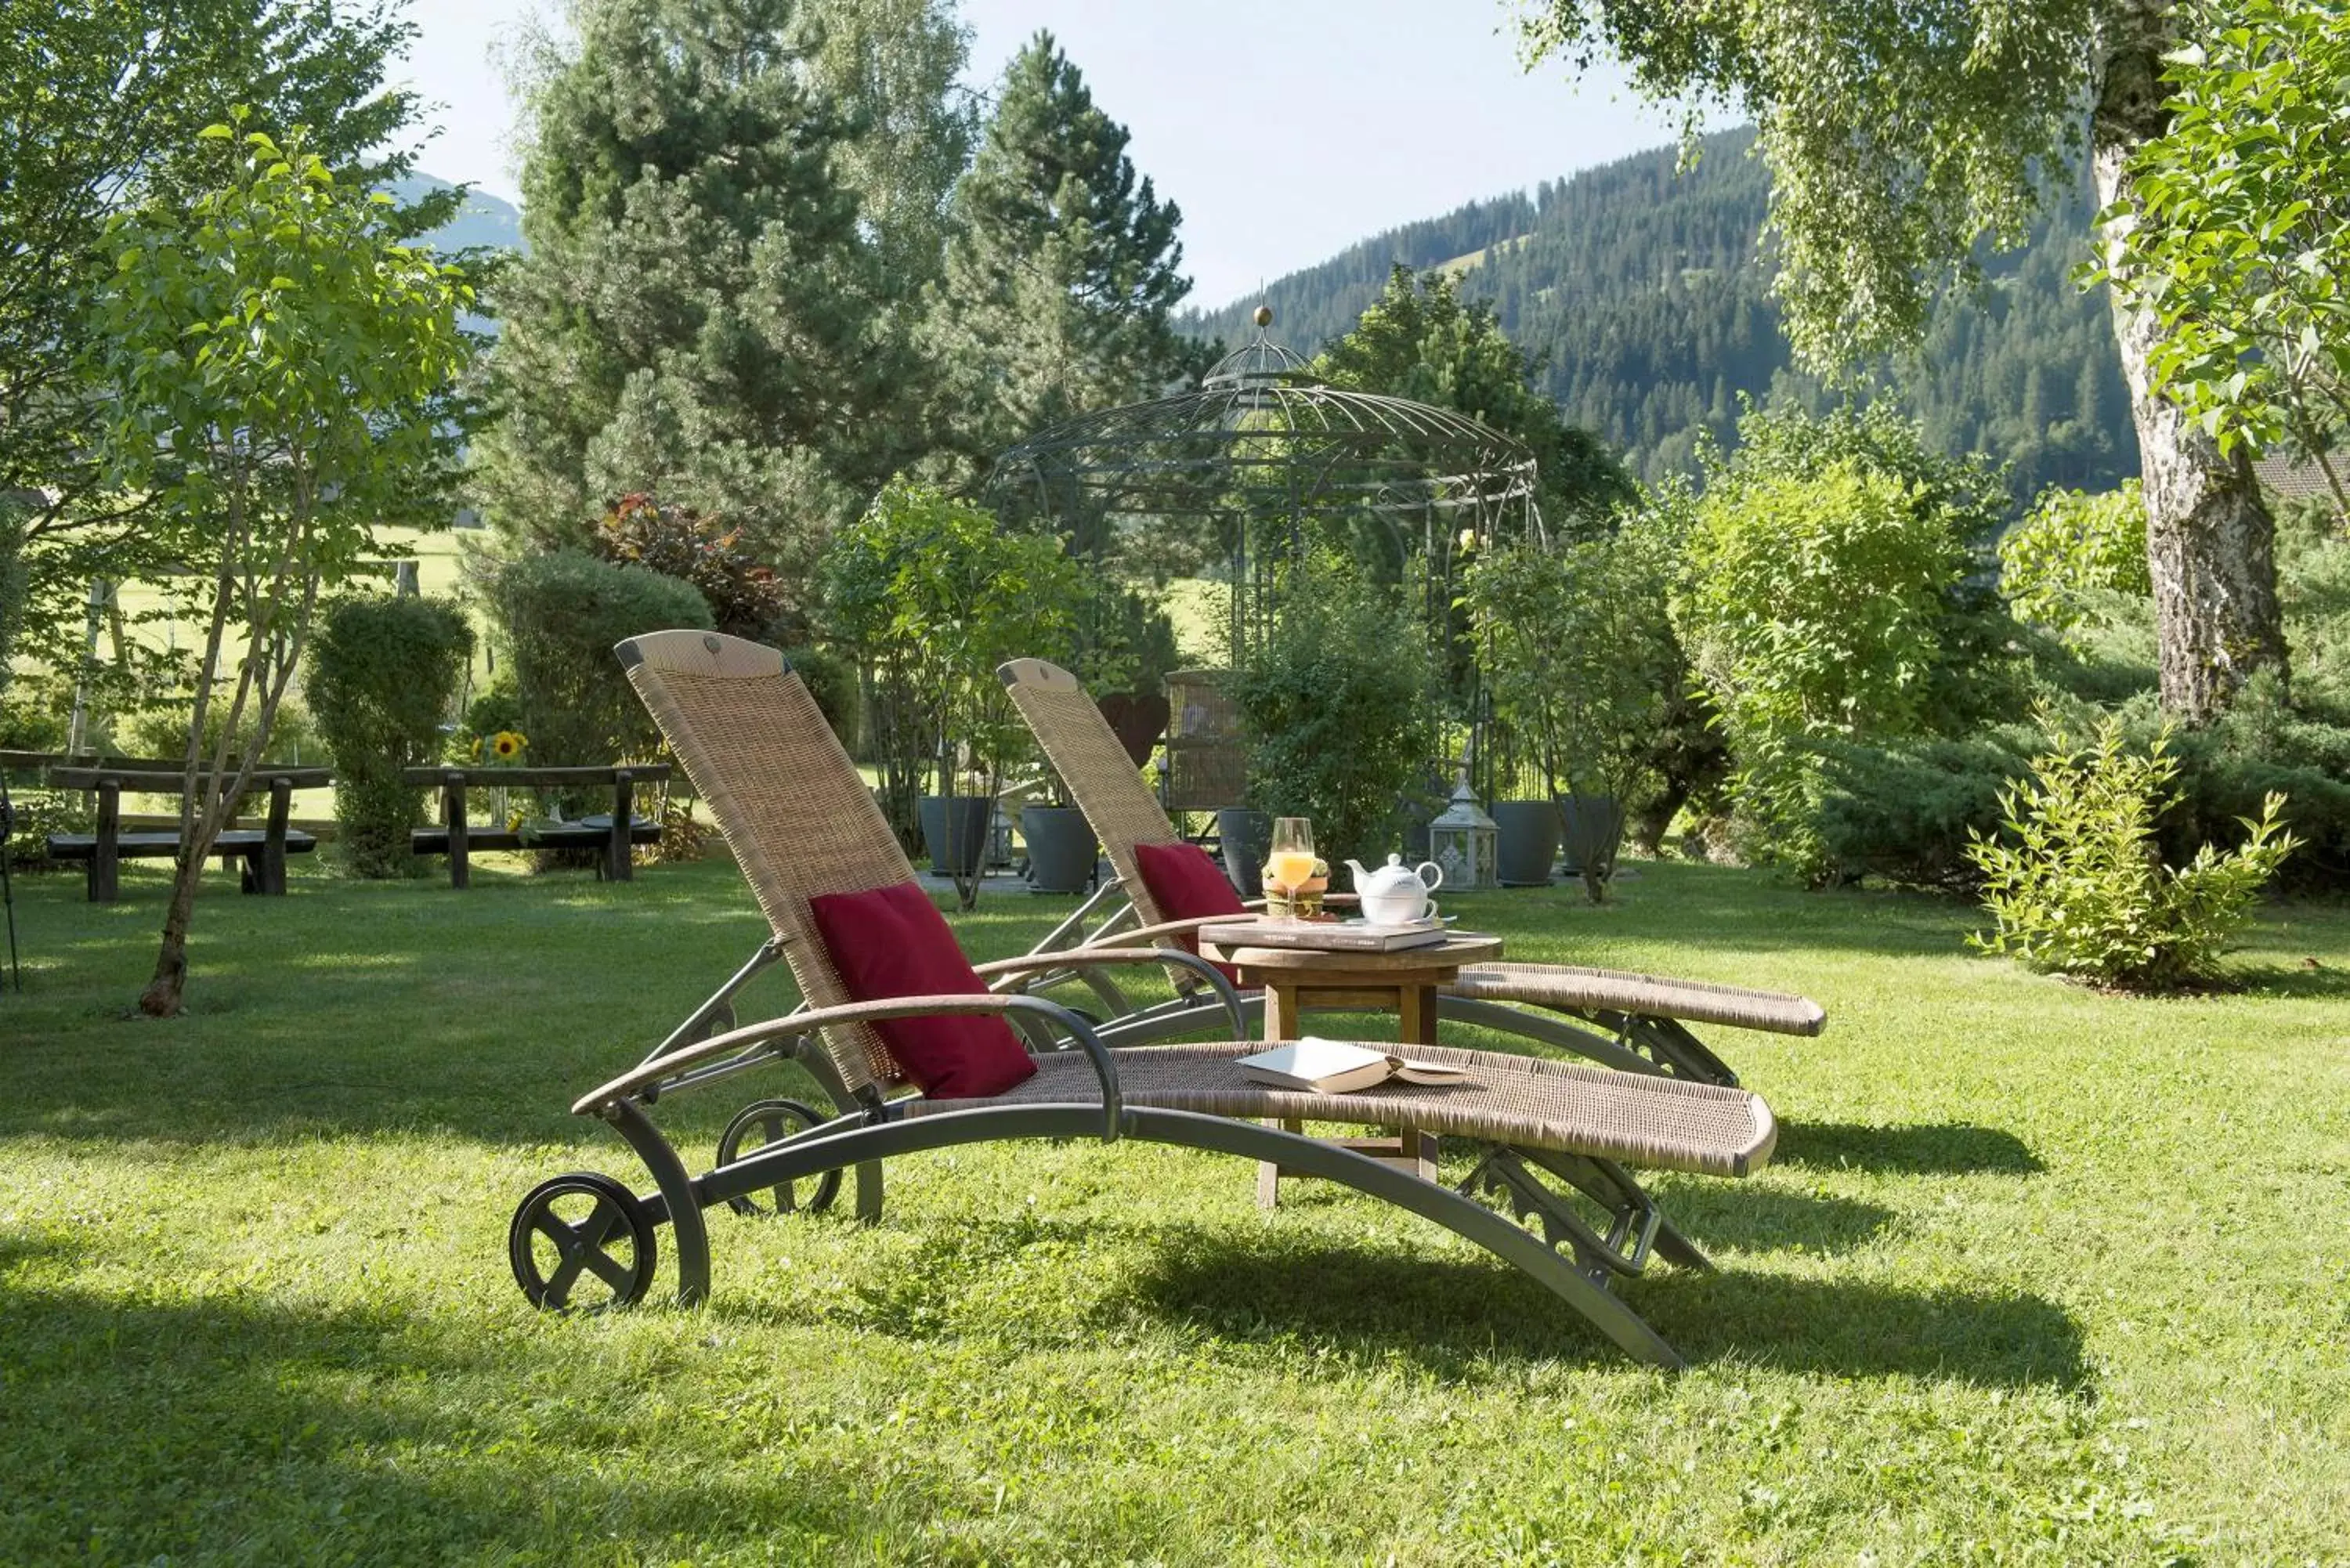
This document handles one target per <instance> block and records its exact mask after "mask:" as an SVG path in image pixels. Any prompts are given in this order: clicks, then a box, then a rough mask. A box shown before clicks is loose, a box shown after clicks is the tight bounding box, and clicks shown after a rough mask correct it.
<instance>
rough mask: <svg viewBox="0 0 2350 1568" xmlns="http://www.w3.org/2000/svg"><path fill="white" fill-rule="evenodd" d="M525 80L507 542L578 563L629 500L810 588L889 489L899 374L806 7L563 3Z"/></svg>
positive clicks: (507, 297)
mask: <svg viewBox="0 0 2350 1568" xmlns="http://www.w3.org/2000/svg"><path fill="white" fill-rule="evenodd" d="M568 16H569V21H570V24H571V27H570V31H571V35H572V37H571V39H570V40H568V41H566V42H562V43H557V42H555V41H552V40H548V39H542V40H540V42H539V43H538V45H537V46H536V47H535V48H533V49H532V50H531V51H530V53H529V57H528V60H527V63H526V65H525V69H524V70H523V72H522V73H521V75H522V78H523V79H522V81H521V84H520V85H521V88H522V92H523V99H524V103H525V110H526V114H527V123H528V141H527V144H526V149H525V155H524V160H523V192H524V203H523V234H524V237H525V239H526V240H527V241H528V242H529V244H530V253H529V254H528V256H527V257H525V259H524V260H523V261H522V262H521V263H520V264H519V265H517V266H516V267H515V271H514V273H513V275H511V277H510V279H509V280H508V281H507V283H506V284H505V285H504V287H503V288H502V290H501V294H500V300H499V304H500V308H501V312H502V314H503V317H504V329H503V331H502V333H501V336H500V337H499V341H498V344H497V348H496V349H495V351H494V355H493V357H492V360H491V366H492V370H493V378H492V381H493V389H492V395H493V398H494V403H495V407H496V411H497V419H496V423H495V425H494V428H493V429H492V430H490V431H488V432H487V433H486V435H485V436H484V439H483V441H481V443H480V446H479V462H480V475H479V483H480V488H481V491H482V493H483V496H484V502H485V504H486V506H487V509H488V512H489V514H490V516H491V519H492V521H493V522H494V524H495V525H496V526H497V527H498V528H499V529H501V530H502V531H503V532H504V534H505V535H507V536H508V537H509V538H511V539H513V540H515V541H516V542H517V543H523V544H528V545H536V546H539V547H542V548H546V547H554V546H557V545H567V544H568V545H574V546H577V545H582V544H584V543H585V542H586V541H587V535H588V534H589V533H590V531H591V530H592V529H593V528H594V526H595V522H596V518H597V517H598V514H600V513H601V512H602V510H603V509H604V507H605V506H606V504H608V503H609V502H610V500H611V499H612V498H613V497H615V496H618V495H621V494H627V493H639V492H643V493H655V494H658V495H660V497H661V498H662V499H663V500H664V501H666V502H673V503H678V504H684V505H690V506H692V507H695V508H697V509H698V510H700V511H702V512H703V513H706V514H716V515H721V516H724V517H726V518H728V519H729V520H730V521H732V522H733V524H737V525H739V526H740V527H741V528H742V529H743V536H744V539H745V541H746V543H747V544H748V545H750V547H752V548H753V549H754V550H755V551H756V552H757V553H758V554H759V555H760V556H762V557H763V558H764V559H765V560H766V561H768V562H769V563H770V564H771V565H773V566H775V568H776V570H777V575H778V576H779V577H780V578H781V579H782V580H783V581H784V582H785V583H786V584H787V585H790V586H792V587H801V586H802V585H803V584H804V581H805V578H806V574H807V572H808V571H809V569H810V568H811V567H812V566H813V563H814V561H815V558H816V553H817V551H818V549H819V548H820V547H821V545H822V542H823V538H824V536H825V534H826V532H827V528H828V525H829V524H830V523H831V522H832V521H834V520H836V519H837V518H839V517H842V516H844V515H846V514H847V512H848V511H849V509H850V507H851V506H852V505H853V500H852V498H853V497H854V496H855V495H857V494H858V493H865V492H867V491H868V490H869V488H870V486H872V485H874V484H878V483H879V481H880V479H881V478H882V477H883V476H885V475H886V474H887V473H889V472H890V468H891V465H892V458H893V455H894V452H895V451H896V449H897V447H898V445H899V443H900V441H903V440H905V439H908V432H907V430H906V427H905V425H904V423H903V421H902V420H900V419H899V417H898V416H897V412H896V410H897V404H898V400H899V398H900V396H901V394H902V392H903V390H904V387H905V383H906V380H907V379H908V378H907V374H906V359H905V354H904V351H903V348H902V344H901V343H900V341H899V335H897V334H895V333H893V332H892V331H891V330H890V329H889V327H888V326H887V324H886V322H885V319H884V317H885V314H886V310H887V307H888V306H889V303H890V302H889V299H888V296H887V295H886V292H885V290H884V288H883V279H882V275H881V268H880V265H879V257H878V255H877V253H876V248H875V244H874V243H873V242H872V241H871V240H869V239H868V236H867V235H866V234H865V233H864V231H863V229H862V228H861V226H860V211H859V206H858V196H857V193H856V192H855V191H854V190H853V189H851V188H850V186H849V185H848V184H847V182H845V179H844V177H843V174H842V172H841V171H840V170H839V169H838V168H837V167H836V160H837V159H838V158H841V157H844V156H845V155H846V153H847V150H848V149H849V147H850V145H851V142H850V139H849V127H848V123H847V121H846V120H844V119H842V118H841V116H840V115H839V114H838V113H837V112H836V109H837V106H835V105H833V104H831V103H829V102H827V101H826V100H825V99H822V98H821V97H820V96H819V94H818V92H817V90H816V86H815V84H814V81H813V80H812V72H811V70H810V69H809V67H807V65H806V62H805V60H804V58H803V57H804V55H805V54H806V51H807V50H808V48H809V47H812V45H811V40H810V39H809V37H808V36H807V35H806V28H805V23H806V14H805V8H804V7H803V5H800V4H799V3H798V0H572V3H571V5H570V6H569V9H568Z"/></svg>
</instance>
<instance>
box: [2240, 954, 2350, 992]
mask: <svg viewBox="0 0 2350 1568" xmlns="http://www.w3.org/2000/svg"><path fill="white" fill-rule="evenodd" d="M2227 978H2228V981H2229V982H2230V984H2232V985H2233V986H2234V987H2235V988H2236V989H2237V990H2238V991H2239V992H2247V993H2249V994H2251V995H2253V996H2307V997H2315V998H2320V999H2323V998H2326V997H2336V996H2350V969H2335V968H2333V967H2331V966H2329V965H2324V964H2320V963H2318V962H2317V961H2316V960H2314V959H2309V960H2304V961H2302V962H2300V963H2294V964H2268V963H2263V964H2246V965H2243V966H2242V967H2241V968H2238V969H2234V970H2231V971H2229V973H2228V977H2227Z"/></svg>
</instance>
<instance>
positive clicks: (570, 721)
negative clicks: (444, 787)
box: [495, 550, 712, 811]
mask: <svg viewBox="0 0 2350 1568" xmlns="http://www.w3.org/2000/svg"><path fill="white" fill-rule="evenodd" d="M495 592H496V597H497V605H498V609H499V611H500V613H501V615H502V616H503V618H504V622H505V628H506V633H507V635H508V637H509V638H510V639H512V644H513V670H514V689H515V704H516V707H517V710H518V717H519V718H520V720H521V729H522V732H523V734H524V735H525V737H527V739H528V740H529V742H530V760H531V762H532V763H534V764H536V765H538V766H541V767H564V766H576V767H598V766H606V765H608V764H610V763H614V762H619V761H623V760H627V759H629V758H641V757H649V756H651V755H652V754H653V753H656V752H657V751H659V750H660V743H661V742H660V729H659V728H658V727H657V726H656V725H655V724H654V723H653V722H652V719H651V717H650V715H649V714H648V713H646V711H645V708H644V704H643V703H641V702H639V701H637V694H636V691H635V689H634V688H633V687H631V686H630V685H629V680H628V676H627V675H626V674H625V673H624V672H623V671H622V670H621V669H620V661H619V659H615V658H613V657H612V649H613V648H614V646H615V645H617V644H619V643H621V642H624V641H626V640H627V639H629V638H631V637H637V636H640V635H641V634H643V633H645V632H649V631H661V630H666V629H669V628H676V627H687V628H694V629H696V630H701V631H708V630H710V629H712V628H711V616H710V605H709V603H708V601H707V600H706V599H704V598H703V597H702V590H701V589H699V588H697V587H694V586H693V585H692V584H691V583H689V582H684V581H681V579H679V578H676V577H670V576H662V575H661V574H660V573H659V572H654V571H648V570H647V569H646V568H644V567H642V566H619V565H616V564H614V563H612V562H609V561H599V560H598V559H596V557H594V556H587V555H583V554H581V553H580V552H578V551H576V550H556V551H554V552H552V553H550V554H547V555H544V556H525V557H524V558H522V559H521V560H518V561H515V562H514V563H512V564H511V565H509V566H506V567H505V568H504V570H502V571H501V572H499V573H498V576H497V581H496V587H495ZM586 799H587V797H586V796H584V795H583V796H581V797H580V799H579V800H577V801H574V800H568V799H556V800H550V801H547V802H546V803H544V804H545V805H546V807H547V809H549V810H550V811H567V810H568V809H570V808H571V807H572V806H574V805H583V804H584V803H585V801H586Z"/></svg>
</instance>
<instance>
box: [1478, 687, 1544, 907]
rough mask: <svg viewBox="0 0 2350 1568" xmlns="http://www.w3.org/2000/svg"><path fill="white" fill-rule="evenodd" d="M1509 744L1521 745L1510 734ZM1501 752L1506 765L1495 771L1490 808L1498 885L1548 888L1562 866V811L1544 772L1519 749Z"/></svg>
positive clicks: (1504, 748) (1506, 737) (1511, 747)
mask: <svg viewBox="0 0 2350 1568" xmlns="http://www.w3.org/2000/svg"><path fill="white" fill-rule="evenodd" d="M1497 727H1499V726H1497ZM1503 740H1504V742H1517V741H1518V740H1519V737H1518V736H1516V735H1515V734H1511V733H1508V732H1506V731H1505V732H1504V734H1503ZM1496 749H1497V750H1498V751H1499V752H1500V753H1501V756H1502V761H1501V762H1500V763H1498V764H1497V765H1496V766H1495V767H1494V769H1493V782H1492V793H1493V794H1494V796H1495V799H1494V801H1493V804H1492V805H1489V806H1487V807H1486V808H1485V814H1486V815H1488V816H1491V817H1492V819H1493V830H1494V832H1493V875H1494V880H1496V881H1498V882H1500V883H1501V884H1502V886H1503V887H1504V888H1546V887H1548V886H1549V885H1550V870H1551V867H1552V866H1553V865H1555V863H1556V862H1557V860H1558V834H1559V819H1558V806H1557V805H1556V803H1555V802H1554V801H1553V800H1552V798H1551V793H1550V786H1549V782H1548V780H1547V779H1546V778H1545V776H1544V774H1543V771H1542V769H1541V767H1540V766H1539V765H1538V764H1534V765H1530V764H1529V763H1528V762H1527V760H1526V759H1525V758H1524V757H1523V755H1522V754H1521V750H1520V747H1519V746H1518V745H1517V744H1513V743H1504V744H1503V745H1501V746H1500V747H1498V748H1496Z"/></svg>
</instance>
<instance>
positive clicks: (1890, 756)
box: [1814, 724, 2043, 892]
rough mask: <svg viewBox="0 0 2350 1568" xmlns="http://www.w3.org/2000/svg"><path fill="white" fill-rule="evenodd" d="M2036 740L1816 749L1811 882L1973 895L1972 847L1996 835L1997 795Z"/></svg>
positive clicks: (2029, 735) (2000, 731)
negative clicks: (1870, 880) (1815, 854)
mask: <svg viewBox="0 0 2350 1568" xmlns="http://www.w3.org/2000/svg"><path fill="white" fill-rule="evenodd" d="M2042 738H2043V737H2042V736H2041V734H2040V732H2038V731H2037V730H2035V729H2033V727H2032V726H2030V725H2022V724H2011V725H2001V726H1998V727H1995V728H1992V729H1988V730H1985V731H1982V732H1979V733H1976V734H1973V735H1967V736H1962V737H1960V738H1957V739H1950V738H1946V737H1943V736H1939V735H1929V736H1925V737H1922V738H1918V739H1913V740H1908V741H1894V742H1887V743H1885V744H1883V745H1877V746H1871V745H1865V744H1860V743H1857V742H1843V741H1822V742H1817V743H1816V744H1817V751H1818V758H1819V794H1818V797H1817V800H1816V803H1815V805H1814V823H1815V826H1816V827H1817V831H1818V835H1819V846H1820V857H1821V858H1820V864H1819V866H1818V867H1817V868H1816V870H1817V874H1818V877H1819V879H1820V880H1821V881H1823V882H1837V883H1845V882H1855V881H1858V880H1859V879H1860V878H1862V877H1877V878H1879V879H1881V880H1883V881H1887V882H1890V883H1892V884H1893V885H1894V886H1896V887H1898V888H1922V889H1926V890H1929V891H1933V892H1971V891H1973V890H1974V889H1975V888H1979V887H1980V886H1981V883H1982V871H1981V867H1979V866H1977V865H1976V864H1975V861H1974V857H1973V856H1972V854H1971V852H1970V851H1971V846H1972V845H1973V843H1974V842H1975V840H1976V839H1978V838H1981V837H1984V836H1989V835H1991V834H1994V833H1997V832H1998V831H1999V826H2000V823H2001V821H2002V807H2001V804H2000V792H2001V791H2002V790H2003V789H2005V788H2006V787H2007V785H2008V781H2010V780H2011V779H2013V778H2015V777H2017V776H2019V775H2020V774H2023V773H2025V772H2027V771H2028V770H2029V768H2030V765H2031V758H2032V754H2033V750H2034V748H2035V746H2036V745H2037V744H2038V743H2039V742H2040V741H2041V740H2042Z"/></svg>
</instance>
